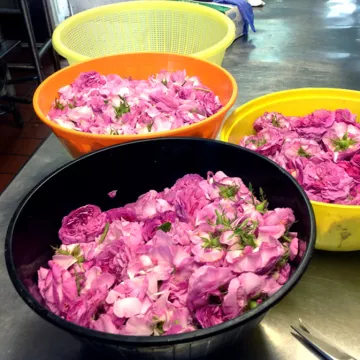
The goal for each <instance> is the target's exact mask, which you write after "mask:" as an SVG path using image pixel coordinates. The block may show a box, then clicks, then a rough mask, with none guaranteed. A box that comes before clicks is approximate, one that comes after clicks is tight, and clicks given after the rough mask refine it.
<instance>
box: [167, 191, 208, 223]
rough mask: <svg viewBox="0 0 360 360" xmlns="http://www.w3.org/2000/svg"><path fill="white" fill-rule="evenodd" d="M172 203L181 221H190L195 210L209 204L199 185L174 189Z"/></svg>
mask: <svg viewBox="0 0 360 360" xmlns="http://www.w3.org/2000/svg"><path fill="white" fill-rule="evenodd" d="M173 204H174V206H175V209H176V213H177V215H178V217H179V218H180V220H181V221H187V222H189V221H190V222H192V221H193V219H194V214H195V212H196V211H197V210H201V209H202V208H204V206H206V205H207V204H209V200H208V199H207V198H206V197H205V194H204V192H203V191H202V190H201V188H200V187H199V185H194V186H188V187H186V188H183V189H180V190H176V194H175V197H174V200H173Z"/></svg>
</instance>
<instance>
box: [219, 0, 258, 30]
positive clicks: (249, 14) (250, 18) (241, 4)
mask: <svg viewBox="0 0 360 360" xmlns="http://www.w3.org/2000/svg"><path fill="white" fill-rule="evenodd" d="M213 2H215V3H218V4H228V5H235V6H237V8H238V9H239V12H240V14H241V16H242V18H243V20H244V29H243V33H244V35H246V34H247V33H248V32H249V25H250V27H251V30H252V31H254V32H255V31H256V30H255V25H254V12H253V9H252V6H251V5H250V4H249V3H248V2H247V1H246V0H213Z"/></svg>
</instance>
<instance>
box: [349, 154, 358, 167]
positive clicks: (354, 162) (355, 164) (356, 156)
mask: <svg viewBox="0 0 360 360" xmlns="http://www.w3.org/2000/svg"><path fill="white" fill-rule="evenodd" d="M350 162H351V164H352V165H354V166H357V167H359V168H360V153H357V154H355V155H354V156H353V157H352V159H351V160H350Z"/></svg>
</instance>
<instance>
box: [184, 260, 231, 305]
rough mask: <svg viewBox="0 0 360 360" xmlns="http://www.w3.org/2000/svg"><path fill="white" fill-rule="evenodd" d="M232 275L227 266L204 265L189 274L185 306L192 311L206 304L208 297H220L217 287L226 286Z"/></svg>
mask: <svg viewBox="0 0 360 360" xmlns="http://www.w3.org/2000/svg"><path fill="white" fill-rule="evenodd" d="M233 277H234V275H233V274H232V272H231V270H230V269H229V268H224V267H220V268H216V267H214V266H207V265H204V266H202V267H200V268H199V269H197V270H195V272H194V273H193V274H192V275H191V277H190V280H189V289H188V298H187V307H188V309H189V310H190V311H191V312H193V311H195V310H196V309H199V308H201V307H203V306H206V305H208V303H209V297H210V296H213V297H220V296H221V293H220V291H219V288H221V287H222V286H226V285H227V284H228V283H229V282H230V280H231V279H232V278H233Z"/></svg>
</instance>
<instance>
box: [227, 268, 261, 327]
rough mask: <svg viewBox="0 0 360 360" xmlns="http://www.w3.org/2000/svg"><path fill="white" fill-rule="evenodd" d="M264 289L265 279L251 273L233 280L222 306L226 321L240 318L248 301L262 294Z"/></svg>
mask: <svg viewBox="0 0 360 360" xmlns="http://www.w3.org/2000/svg"><path fill="white" fill-rule="evenodd" d="M263 287H264V280H263V278H262V277H261V276H258V275H256V274H254V273H251V272H249V273H243V274H241V275H240V276H238V277H237V278H235V279H232V280H231V281H230V284H229V288H228V292H227V294H226V295H225V297H224V303H223V306H222V308H223V311H224V313H225V314H226V320H229V319H233V318H235V317H237V316H239V315H240V314H241V313H242V312H243V311H244V309H245V307H246V306H247V304H248V301H249V300H251V299H252V298H253V297H256V296H258V295H260V294H261V292H262V289H263Z"/></svg>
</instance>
